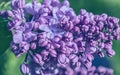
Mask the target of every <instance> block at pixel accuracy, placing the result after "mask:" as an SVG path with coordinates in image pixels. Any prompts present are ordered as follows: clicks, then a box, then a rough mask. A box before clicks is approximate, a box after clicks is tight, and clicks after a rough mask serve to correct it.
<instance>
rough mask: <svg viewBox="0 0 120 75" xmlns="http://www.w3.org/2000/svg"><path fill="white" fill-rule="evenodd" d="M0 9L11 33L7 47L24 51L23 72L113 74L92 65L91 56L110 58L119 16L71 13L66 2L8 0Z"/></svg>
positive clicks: (42, 74)
mask: <svg viewBox="0 0 120 75" xmlns="http://www.w3.org/2000/svg"><path fill="white" fill-rule="evenodd" d="M11 7H12V10H7V11H6V12H5V11H3V12H1V13H0V15H1V16H4V17H5V14H6V17H8V18H9V19H10V21H9V22H8V29H9V30H10V31H11V32H12V35H13V40H12V42H11V45H10V47H11V50H12V51H13V53H14V54H15V55H16V56H17V57H19V56H21V55H22V54H25V53H27V55H26V59H25V61H24V63H23V64H22V65H21V67H20V69H21V72H22V73H23V75H26V74H27V75H113V70H112V69H108V68H104V67H98V68H96V67H95V66H93V65H92V61H93V60H94V55H95V54H97V55H99V56H100V57H101V58H102V57H104V52H105V53H106V54H107V56H109V57H112V56H113V55H115V51H114V50H113V49H112V40H119V39H120V27H119V24H118V22H119V19H118V18H116V17H111V16H108V15H107V14H105V13H103V14H101V15H94V14H93V13H91V12H87V11H86V10H85V9H81V10H80V13H79V14H78V15H77V14H75V12H74V10H73V9H72V8H71V7H70V4H69V1H68V0H64V1H63V2H60V1H59V0H43V2H42V3H39V2H37V0H32V3H27V4H25V0H12V2H11Z"/></svg>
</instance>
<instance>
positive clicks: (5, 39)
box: [0, 18, 11, 55]
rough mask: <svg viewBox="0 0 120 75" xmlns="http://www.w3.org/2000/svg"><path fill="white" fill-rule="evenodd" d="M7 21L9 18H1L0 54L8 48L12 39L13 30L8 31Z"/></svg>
mask: <svg viewBox="0 0 120 75" xmlns="http://www.w3.org/2000/svg"><path fill="white" fill-rule="evenodd" d="M7 22H8V21H7V19H3V18H0V55H1V54H3V53H4V52H5V51H6V50H7V48H8V47H9V45H10V41H11V32H9V31H8V28H7Z"/></svg>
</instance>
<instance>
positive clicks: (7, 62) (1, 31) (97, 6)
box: [0, 0, 120, 75]
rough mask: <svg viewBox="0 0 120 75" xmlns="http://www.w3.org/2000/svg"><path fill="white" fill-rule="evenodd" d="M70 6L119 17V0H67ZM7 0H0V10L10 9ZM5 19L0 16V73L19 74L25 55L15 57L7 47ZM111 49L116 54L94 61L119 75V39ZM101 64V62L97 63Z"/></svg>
mask: <svg viewBox="0 0 120 75" xmlns="http://www.w3.org/2000/svg"><path fill="white" fill-rule="evenodd" d="M27 1H29V0H27ZM69 1H70V5H71V7H73V8H74V10H75V11H76V13H77V14H78V13H79V10H80V9H86V10H87V11H88V12H93V13H94V14H102V13H107V14H108V15H109V16H115V17H118V18H120V0H69ZM9 4H10V2H8V0H0V10H5V9H10V5H9ZM6 25H7V20H6V19H3V18H1V17H0V75H21V73H20V71H19V66H20V64H21V63H22V62H23V60H24V57H25V55H23V56H22V57H20V58H16V57H15V56H14V54H13V53H12V52H11V51H10V49H9V43H10V40H11V38H12V37H11V33H10V32H9V31H8V30H7V26H6ZM113 49H114V50H115V51H116V55H115V56H113V57H112V58H108V57H106V58H107V61H103V62H102V60H99V61H98V59H99V58H97V59H95V60H96V62H95V63H98V64H99V63H100V62H101V63H102V64H107V63H108V64H110V67H112V68H113V69H114V74H115V75H120V41H113ZM99 65H101V64H99Z"/></svg>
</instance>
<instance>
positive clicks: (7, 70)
mask: <svg viewBox="0 0 120 75" xmlns="http://www.w3.org/2000/svg"><path fill="white" fill-rule="evenodd" d="M24 57H25V55H23V56H21V57H20V58H16V57H15V55H14V54H13V53H12V51H10V49H8V50H7V51H6V52H5V53H4V54H3V55H2V56H0V75H22V74H21V72H20V65H21V64H22V63H23V61H24Z"/></svg>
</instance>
